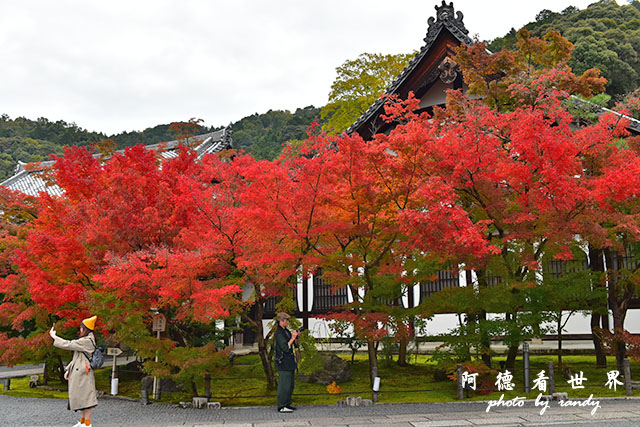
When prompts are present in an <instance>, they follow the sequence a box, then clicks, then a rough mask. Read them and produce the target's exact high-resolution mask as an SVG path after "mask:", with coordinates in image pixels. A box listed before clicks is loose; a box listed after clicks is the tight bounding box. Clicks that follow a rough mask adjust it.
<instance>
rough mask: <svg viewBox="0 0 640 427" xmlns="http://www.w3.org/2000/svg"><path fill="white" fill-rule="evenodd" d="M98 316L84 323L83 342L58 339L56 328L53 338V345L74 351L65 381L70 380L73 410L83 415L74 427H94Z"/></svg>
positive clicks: (70, 404)
mask: <svg viewBox="0 0 640 427" xmlns="http://www.w3.org/2000/svg"><path fill="white" fill-rule="evenodd" d="M96 319H97V316H93V317H90V318H88V319H84V320H83V321H82V324H81V325H80V333H79V338H78V339H75V340H65V339H62V338H60V337H59V336H57V335H56V331H55V329H54V328H51V331H50V332H49V334H50V335H51V338H53V345H54V346H55V347H58V348H62V349H65V350H71V351H73V359H71V362H69V364H68V365H67V367H66V368H65V373H64V377H65V379H67V380H69V405H68V407H69V409H71V410H73V411H81V418H80V422H78V423H77V424H76V425H75V426H74V427H87V426H88V427H91V410H92V409H93V408H94V407H95V406H97V405H98V398H97V396H96V382H95V378H94V376H93V369H91V366H90V363H91V355H92V354H93V352H94V350H95V349H96V339H95V337H94V336H93V329H94V328H95V324H96Z"/></svg>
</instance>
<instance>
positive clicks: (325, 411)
mask: <svg viewBox="0 0 640 427" xmlns="http://www.w3.org/2000/svg"><path fill="white" fill-rule="evenodd" d="M486 408H487V404H486V403H485V402H453V403H414V404H378V405H375V406H373V407H357V408H349V407H347V408H343V407H336V406H328V405H314V406H302V407H300V408H299V409H298V410H297V411H296V412H294V413H292V414H280V413H278V412H276V410H275V407H251V408H223V409H219V410H208V409H201V410H199V409H178V408H176V407H174V406H172V405H163V404H152V405H148V406H142V405H140V403H138V402H130V401H123V400H116V399H101V400H100V405H99V406H98V408H96V410H95V412H94V415H93V417H92V422H93V425H94V426H96V427H121V426H122V427H124V426H139V427H142V426H167V427H174V426H194V427H195V426H197V427H205V426H225V427H258V426H259V427H276V426H285V427H294V426H306V427H311V426H342V427H345V426H349V427H359V426H386V427H435V426H476V425H482V426H498V425H502V426H505V425H508V426H551V425H572V426H591V427H594V426H612V427H613V426H615V427H625V426H629V427H630V426H638V425H640V399H638V398H629V399H600V408H599V409H598V410H597V412H596V413H595V415H591V410H592V408H593V407H591V406H590V407H566V408H561V407H559V406H558V404H557V402H552V403H551V405H550V407H549V409H548V410H547V411H546V412H545V413H544V415H540V414H539V412H540V408H536V407H534V402H532V401H528V402H525V405H524V407H518V408H501V409H500V410H495V409H493V410H491V411H490V412H489V413H487V412H486ZM76 421H77V417H76V416H75V414H73V413H71V412H70V411H67V410H66V402H65V401H64V400H60V399H33V398H17V397H10V396H3V395H0V426H2V427H13V426H52V427H59V426H72V425H73V424H75V423H76Z"/></svg>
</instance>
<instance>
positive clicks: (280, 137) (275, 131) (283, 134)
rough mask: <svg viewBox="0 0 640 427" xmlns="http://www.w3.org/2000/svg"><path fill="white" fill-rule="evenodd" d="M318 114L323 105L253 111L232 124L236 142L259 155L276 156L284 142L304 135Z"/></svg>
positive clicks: (302, 137)
mask: <svg viewBox="0 0 640 427" xmlns="http://www.w3.org/2000/svg"><path fill="white" fill-rule="evenodd" d="M319 117H320V109H319V108H315V107H314V106H313V105H310V106H308V107H305V108H298V109H297V110H296V111H295V113H290V112H289V111H278V110H276V111H273V110H269V111H267V112H266V113H264V114H253V115H251V116H248V117H245V118H244V119H242V120H240V121H238V122H236V123H234V124H233V125H232V127H231V129H233V144H234V146H235V148H237V149H241V150H245V151H248V152H250V153H252V154H253V156H254V157H256V158H258V159H274V158H276V157H278V155H279V154H280V152H281V151H282V146H283V144H284V143H285V142H287V141H291V140H300V139H305V138H306V137H307V128H308V127H309V125H311V123H312V122H313V121H314V120H319Z"/></svg>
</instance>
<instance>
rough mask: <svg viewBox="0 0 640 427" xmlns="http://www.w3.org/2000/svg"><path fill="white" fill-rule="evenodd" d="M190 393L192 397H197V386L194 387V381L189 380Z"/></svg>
mask: <svg viewBox="0 0 640 427" xmlns="http://www.w3.org/2000/svg"><path fill="white" fill-rule="evenodd" d="M191 394H192V395H193V397H198V388H197V387H196V382H195V381H191Z"/></svg>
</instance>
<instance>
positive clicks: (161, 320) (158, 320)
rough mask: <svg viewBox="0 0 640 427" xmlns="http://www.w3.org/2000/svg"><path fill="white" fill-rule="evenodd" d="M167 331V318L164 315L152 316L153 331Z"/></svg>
mask: <svg viewBox="0 0 640 427" xmlns="http://www.w3.org/2000/svg"><path fill="white" fill-rule="evenodd" d="M166 329H167V318H166V317H164V314H162V313H157V314H154V315H153V331H154V332H164V331H165V330H166Z"/></svg>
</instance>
